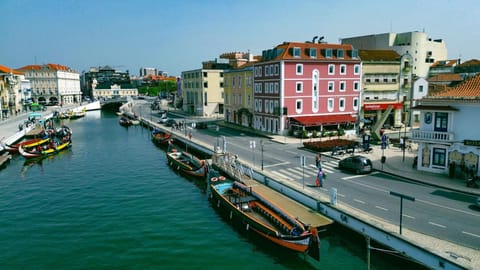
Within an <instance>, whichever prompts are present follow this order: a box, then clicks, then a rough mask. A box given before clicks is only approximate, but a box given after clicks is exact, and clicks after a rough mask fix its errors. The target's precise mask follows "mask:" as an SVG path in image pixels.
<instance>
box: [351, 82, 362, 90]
mask: <svg viewBox="0 0 480 270" xmlns="http://www.w3.org/2000/svg"><path fill="white" fill-rule="evenodd" d="M353 90H354V91H358V90H360V82H359V81H355V82H353Z"/></svg>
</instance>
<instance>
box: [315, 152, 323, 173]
mask: <svg viewBox="0 0 480 270" xmlns="http://www.w3.org/2000/svg"><path fill="white" fill-rule="evenodd" d="M315 166H316V167H317V169H319V170H321V169H322V154H320V153H318V154H317V156H316V157H315Z"/></svg>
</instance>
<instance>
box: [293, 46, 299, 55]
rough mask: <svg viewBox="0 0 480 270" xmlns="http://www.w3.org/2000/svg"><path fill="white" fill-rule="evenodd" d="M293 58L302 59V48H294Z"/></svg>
mask: <svg viewBox="0 0 480 270" xmlns="http://www.w3.org/2000/svg"><path fill="white" fill-rule="evenodd" d="M293 56H294V57H300V48H298V47H295V48H293Z"/></svg>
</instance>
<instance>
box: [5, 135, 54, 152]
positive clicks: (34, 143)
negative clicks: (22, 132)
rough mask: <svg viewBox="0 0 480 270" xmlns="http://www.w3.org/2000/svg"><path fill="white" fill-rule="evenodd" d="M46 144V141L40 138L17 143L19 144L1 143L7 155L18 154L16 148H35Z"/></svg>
mask: <svg viewBox="0 0 480 270" xmlns="http://www.w3.org/2000/svg"><path fill="white" fill-rule="evenodd" d="M46 142H48V139H42V138H35V139H31V140H26V141H23V142H19V143H16V144H12V145H10V144H8V143H2V146H3V148H4V149H5V150H7V151H8V152H9V153H12V154H13V153H18V148H19V147H20V146H27V147H28V146H30V145H31V146H37V145H40V144H43V143H46Z"/></svg>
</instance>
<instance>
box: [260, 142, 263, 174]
mask: <svg viewBox="0 0 480 270" xmlns="http://www.w3.org/2000/svg"><path fill="white" fill-rule="evenodd" d="M260 146H261V149H262V171H263V140H260Z"/></svg>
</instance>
